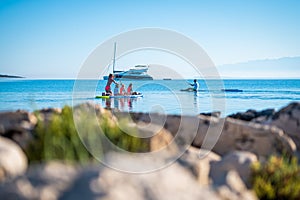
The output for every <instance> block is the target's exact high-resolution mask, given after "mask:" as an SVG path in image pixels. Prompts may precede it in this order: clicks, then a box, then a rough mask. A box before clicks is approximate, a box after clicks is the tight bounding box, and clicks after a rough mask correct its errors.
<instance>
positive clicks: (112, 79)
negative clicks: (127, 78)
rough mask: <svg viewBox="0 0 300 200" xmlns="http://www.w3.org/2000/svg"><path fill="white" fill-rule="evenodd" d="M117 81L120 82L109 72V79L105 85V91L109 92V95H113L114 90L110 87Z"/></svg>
mask: <svg viewBox="0 0 300 200" xmlns="http://www.w3.org/2000/svg"><path fill="white" fill-rule="evenodd" d="M112 82H113V83H115V84H118V83H117V82H116V81H115V80H114V75H113V74H109V76H108V79H107V83H106V86H105V92H106V93H108V94H109V95H112V91H111V89H110V85H111V83H112Z"/></svg>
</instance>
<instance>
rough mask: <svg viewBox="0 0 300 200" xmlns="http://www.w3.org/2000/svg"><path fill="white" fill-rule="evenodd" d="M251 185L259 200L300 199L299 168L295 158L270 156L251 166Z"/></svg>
mask: <svg viewBox="0 0 300 200" xmlns="http://www.w3.org/2000/svg"><path fill="white" fill-rule="evenodd" d="M252 172H253V177H252V185H253V189H254V191H255V192H256V194H257V196H258V198H259V199H266V200H267V199H300V167H299V165H298V161H297V158H295V157H293V158H287V157H284V156H283V157H278V156H271V157H270V159H269V160H268V161H267V162H266V163H264V164H261V163H259V162H257V163H255V164H254V165H253V166H252Z"/></svg>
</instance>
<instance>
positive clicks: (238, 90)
mask: <svg viewBox="0 0 300 200" xmlns="http://www.w3.org/2000/svg"><path fill="white" fill-rule="evenodd" d="M221 91H222V92H243V90H240V89H222V90H221Z"/></svg>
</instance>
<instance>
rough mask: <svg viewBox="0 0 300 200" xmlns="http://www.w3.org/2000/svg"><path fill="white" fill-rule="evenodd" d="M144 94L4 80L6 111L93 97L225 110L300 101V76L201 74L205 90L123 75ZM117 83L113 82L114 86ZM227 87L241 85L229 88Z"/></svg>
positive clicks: (135, 107) (80, 83) (1, 93)
mask: <svg viewBox="0 0 300 200" xmlns="http://www.w3.org/2000/svg"><path fill="white" fill-rule="evenodd" d="M122 83H123V84H125V86H128V85H129V83H133V89H134V90H135V91H137V92H141V93H142V94H143V95H144V96H143V97H142V98H134V99H130V98H119V99H95V96H96V95H101V93H102V92H103V91H104V87H105V84H106V81H104V80H28V79H1V80H0V111H8V110H18V109H22V110H28V111H33V110H37V109H41V108H49V107H63V106H64V105H70V106H72V105H77V104H79V103H83V102H93V103H95V104H99V105H101V106H103V107H108V108H117V109H119V110H121V111H125V112H131V111H134V112H158V113H165V114H184V115H197V114H199V113H207V112H213V111H221V112H222V115H223V116H226V115H228V114H232V113H236V112H243V111H246V110H248V109H256V110H262V109H268V108H275V109H277V110H278V109H280V108H281V107H283V106H286V105H287V104H289V103H291V102H294V101H300V80H290V79H288V80H222V81H220V80H206V81H205V80H199V83H200V91H198V92H184V91H180V90H181V89H185V88H188V87H190V86H189V85H188V83H192V80H189V81H186V80H152V81H122ZM113 88H114V85H113V84H112V90H113ZM221 89H239V90H242V91H241V92H224V91H222V90H221Z"/></svg>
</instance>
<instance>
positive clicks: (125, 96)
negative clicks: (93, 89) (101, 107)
mask: <svg viewBox="0 0 300 200" xmlns="http://www.w3.org/2000/svg"><path fill="white" fill-rule="evenodd" d="M138 97H143V94H136V95H116V96H114V95H111V96H96V99H110V98H138Z"/></svg>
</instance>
